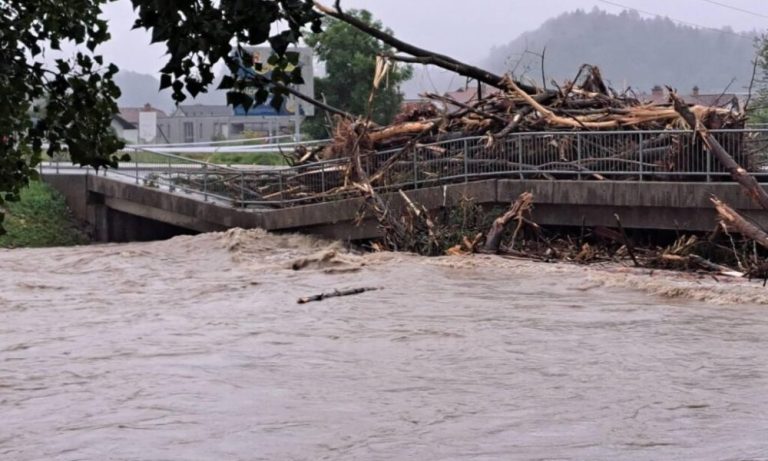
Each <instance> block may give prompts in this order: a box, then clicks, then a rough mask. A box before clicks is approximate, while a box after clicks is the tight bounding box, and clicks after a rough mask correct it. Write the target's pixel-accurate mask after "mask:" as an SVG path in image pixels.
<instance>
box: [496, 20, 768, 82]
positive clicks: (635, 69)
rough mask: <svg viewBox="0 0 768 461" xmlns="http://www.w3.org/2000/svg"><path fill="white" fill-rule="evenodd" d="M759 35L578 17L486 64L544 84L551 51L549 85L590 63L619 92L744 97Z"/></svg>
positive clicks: (503, 49) (521, 40) (501, 49)
mask: <svg viewBox="0 0 768 461" xmlns="http://www.w3.org/2000/svg"><path fill="white" fill-rule="evenodd" d="M756 38H757V36H756V34H739V33H736V32H734V31H733V30H731V29H728V28H724V29H721V30H712V29H698V28H694V27H689V26H684V25H679V24H676V23H675V22H673V21H672V20H670V19H667V18H653V19H647V18H643V17H641V16H640V15H639V14H638V13H637V12H623V13H621V14H610V13H607V12H605V11H601V10H599V9H593V10H592V11H590V12H586V11H583V10H577V11H574V12H571V13H565V14H563V15H561V16H558V17H556V18H553V19H551V20H549V21H547V22H545V23H544V24H543V25H542V26H541V27H539V28H538V29H536V30H534V31H530V32H526V33H523V34H522V35H520V36H519V37H517V38H516V39H514V40H513V41H511V42H510V43H508V44H506V45H503V46H498V47H495V48H494V49H492V50H491V53H490V56H489V57H488V58H487V59H486V60H485V62H483V63H481V64H482V65H484V66H485V67H487V68H489V69H490V70H493V71H495V72H499V73H501V72H512V73H513V74H514V75H516V76H518V77H522V76H525V77H527V78H531V79H533V80H535V81H536V82H538V83H541V57H540V56H541V54H542V51H543V50H545V49H546V52H545V53H544V54H545V61H544V64H545V72H546V77H547V81H548V82H549V81H550V80H552V79H554V80H555V81H557V82H562V81H563V80H565V79H572V78H573V77H574V75H575V73H576V72H577V71H578V69H579V66H581V64H584V63H589V64H594V65H597V66H598V67H600V69H601V70H602V72H603V75H604V77H606V79H607V80H609V81H610V83H611V85H612V86H613V87H614V88H616V89H622V88H625V87H626V86H631V87H632V88H634V89H636V90H639V91H649V90H650V89H651V87H653V86H654V85H656V84H660V85H671V86H673V87H675V88H677V89H679V90H680V91H681V92H688V91H690V89H691V88H693V86H694V85H698V86H699V87H700V88H701V91H702V92H720V91H723V90H724V89H725V88H726V87H727V86H728V85H729V83H731V81H732V80H733V83H732V84H731V87H730V91H732V92H741V91H745V90H746V88H747V87H748V86H749V81H750V78H751V75H752V64H751V61H752V60H753V59H754V57H755V46H754V41H755V39H756Z"/></svg>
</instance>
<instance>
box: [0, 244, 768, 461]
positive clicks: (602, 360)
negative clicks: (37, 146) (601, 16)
mask: <svg viewBox="0 0 768 461" xmlns="http://www.w3.org/2000/svg"><path fill="white" fill-rule="evenodd" d="M293 266H296V267H300V266H301V267H303V269H302V270H298V271H296V270H293V269H292V267H293ZM355 287H379V288H381V290H379V291H373V292H368V293H364V294H361V295H358V296H350V297H343V298H334V299H328V300H325V301H323V302H317V303H310V304H303V305H302V304H297V302H296V301H297V298H299V297H301V296H307V295H313V294H318V293H321V292H327V291H331V290H333V289H335V288H355ZM767 294H768V291H765V289H763V288H762V287H761V286H760V284H754V283H747V282H743V281H733V280H719V281H718V280H714V279H713V278H710V277H700V278H696V277H693V276H684V275H674V274H669V273H663V272H654V273H649V272H648V271H634V270H629V269H621V268H617V267H607V268H594V267H592V268H584V267H578V266H570V265H562V264H543V263H531V262H526V261H515V260H506V259H501V258H495V257H485V256H483V257H479V256H476V257H456V258H437V259H425V258H417V257H412V256H407V255H392V254H385V253H382V254H369V255H355V254H349V253H347V252H345V251H344V250H343V249H342V248H341V247H340V246H339V245H337V244H333V243H329V242H321V241H315V240H312V239H309V238H305V237H294V236H282V237H275V236H267V235H265V234H263V233H261V232H257V231H248V232H246V231H240V230H234V231H230V232H228V233H225V234H208V235H201V236H195V237H179V238H175V239H173V240H170V241H167V242H157V243H146V244H128V245H103V246H91V247H80V248H68V249H63V248H62V249H42V250H4V251H0V460H11V461H17V460H20V461H23V460H68V461H69V460H256V459H264V460H288V459H294V460H305V459H306V460H316V459H331V460H335V459H344V460H346V459H361V460H368V459H372V460H376V459H382V460H384V459H419V460H457V459H467V460H469V459H472V460H475V459H487V460H495V459H521V460H544V459H546V460H560V459H564V460H566V459H567V460H570V459H573V460H603V459H604V460H635V459H637V460H657V459H658V460H662V459H669V460H672V459H695V460H731V459H732V460H759V459H762V460H766V459H768V347H766V346H768V305H766V302H768V296H766V295H767Z"/></svg>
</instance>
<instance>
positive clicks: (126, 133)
mask: <svg viewBox="0 0 768 461" xmlns="http://www.w3.org/2000/svg"><path fill="white" fill-rule="evenodd" d="M111 126H112V129H113V130H114V131H115V134H117V137H118V138H120V139H122V140H123V141H125V142H126V143H128V144H138V143H139V127H138V125H136V124H133V123H130V122H129V121H128V120H126V119H125V118H123V117H122V116H121V115H117V114H116V115H113V116H112V124H111Z"/></svg>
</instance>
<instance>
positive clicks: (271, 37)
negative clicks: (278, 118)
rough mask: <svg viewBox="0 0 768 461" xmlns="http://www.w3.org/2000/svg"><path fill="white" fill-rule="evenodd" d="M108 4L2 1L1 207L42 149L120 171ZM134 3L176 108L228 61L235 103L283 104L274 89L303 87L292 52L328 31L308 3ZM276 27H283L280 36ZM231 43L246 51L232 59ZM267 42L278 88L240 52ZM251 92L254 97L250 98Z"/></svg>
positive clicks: (226, 83) (98, 0)
mask: <svg viewBox="0 0 768 461" xmlns="http://www.w3.org/2000/svg"><path fill="white" fill-rule="evenodd" d="M110 1H113V0H55V1H54V0H0V205H2V203H3V201H5V200H18V198H19V193H20V191H21V189H22V188H23V187H24V186H25V185H27V184H28V183H29V180H30V178H34V177H35V167H36V165H37V164H38V163H39V161H40V159H41V157H42V153H43V151H44V149H45V150H47V152H48V153H49V154H53V153H55V152H59V151H61V150H62V149H66V150H67V151H68V152H69V154H70V156H71V159H72V160H73V161H74V162H75V163H79V164H82V165H91V166H94V167H97V168H101V167H116V166H117V164H118V160H119V158H118V157H117V156H116V155H115V152H117V151H118V150H119V149H120V148H121V147H122V143H121V141H120V140H119V139H118V138H117V137H116V135H115V134H114V132H113V131H112V130H111V129H110V125H111V122H112V116H113V115H114V114H115V113H117V111H118V108H117V104H116V102H115V101H116V100H117V98H118V97H119V96H120V90H119V88H118V87H117V86H116V85H115V83H114V81H113V77H114V76H115V74H116V73H117V71H118V69H117V67H115V66H114V65H112V64H108V63H105V62H104V59H103V57H102V56H100V55H98V54H97V53H96V49H97V47H98V46H99V45H100V44H102V43H104V42H105V41H107V40H109V38H110V35H109V32H108V30H107V23H106V21H105V20H104V19H102V18H101V8H102V6H103V5H104V4H105V3H108V2H110ZM132 3H133V6H134V8H135V9H136V10H137V12H138V16H139V19H138V20H137V21H136V23H135V27H141V28H146V29H147V30H150V31H151V33H152V41H153V42H164V43H165V44H166V46H167V51H168V61H167V63H166V65H165V66H164V67H163V69H161V73H162V77H161V89H162V88H171V89H172V91H173V99H174V100H175V101H176V102H181V101H183V100H184V99H185V98H186V95H192V96H195V95H197V94H199V93H200V92H204V91H205V90H206V88H207V87H208V86H209V85H210V84H211V83H212V81H213V71H212V69H213V67H214V66H215V65H216V64H217V63H219V62H221V61H224V62H225V63H226V64H227V66H228V67H229V69H230V70H231V71H232V74H233V75H232V76H230V77H228V78H225V79H224V80H223V82H222V83H221V85H220V87H222V88H225V89H231V90H233V91H231V92H230V93H229V94H228V99H229V102H230V103H231V104H234V105H243V106H246V107H250V105H251V104H253V103H254V102H255V103H259V104H260V103H263V102H264V101H265V100H266V99H267V98H268V96H269V91H270V90H271V91H273V92H274V93H276V97H275V98H273V103H274V104H275V105H279V104H280V103H281V102H282V101H281V99H282V96H283V95H284V90H283V89H281V88H280V87H279V86H277V87H275V86H273V83H274V82H276V83H278V84H284V85H286V84H296V83H302V81H301V73H300V71H298V70H295V69H294V66H295V64H296V63H297V62H298V55H297V54H295V53H290V52H286V50H287V48H288V46H289V45H290V44H292V43H297V42H298V40H299V38H300V37H301V35H302V32H303V29H304V28H305V27H306V26H311V27H312V30H313V31H314V32H315V33H316V32H319V31H320V26H321V21H320V15H319V14H318V13H317V12H315V11H313V9H312V2H311V1H310V0H258V1H245V0H219V1H216V2H212V1H210V0H163V1H158V0H132ZM276 23H278V24H280V25H281V28H282V29H283V30H281V31H279V32H277V33H272V30H273V26H274V25H275V24H276ZM233 41H234V43H235V44H236V46H237V49H238V50H239V51H240V53H233V52H232V43H233ZM264 42H269V43H270V45H271V46H272V48H273V50H274V51H275V56H273V57H272V58H270V64H272V65H273V66H274V70H273V72H272V75H271V81H266V80H265V78H264V77H261V76H259V74H258V73H255V72H249V70H254V69H255V67H256V66H254V65H253V61H252V58H250V56H248V54H247V53H246V52H245V51H244V50H243V49H242V47H241V46H240V44H245V45H259V44H262V43H264ZM62 46H65V47H66V48H67V49H74V50H76V51H75V52H74V54H73V55H72V56H71V57H65V55H64V53H63V52H59V51H57V50H60V48H61V47H62ZM56 56H61V57H56ZM255 70H258V69H255ZM249 87H253V88H254V90H253V91H252V92H251V93H250V94H252V95H249V94H246V93H244V91H245V90H246V89H247V88H249ZM0 210H1V208H0ZM2 217H3V216H2V213H0V224H1V223H2ZM0 231H2V226H1V225H0Z"/></svg>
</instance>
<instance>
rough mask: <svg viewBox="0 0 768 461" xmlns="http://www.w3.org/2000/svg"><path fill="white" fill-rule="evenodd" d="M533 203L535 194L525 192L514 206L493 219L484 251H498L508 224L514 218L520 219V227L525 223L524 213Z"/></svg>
mask: <svg viewBox="0 0 768 461" xmlns="http://www.w3.org/2000/svg"><path fill="white" fill-rule="evenodd" d="M532 205H533V194H531V193H530V192H523V193H522V194H520V197H519V198H518V199H517V200H516V201H515V203H513V204H512V207H511V208H510V209H509V211H507V212H506V213H504V214H503V215H501V216H499V217H498V218H496V219H495V220H494V221H493V224H492V225H491V229H490V230H489V231H488V237H487V238H486V239H485V246H484V247H483V251H484V252H485V253H498V252H499V249H500V248H501V237H502V235H504V230H505V229H506V228H507V224H509V222H510V221H512V220H513V219H514V220H516V221H518V228H519V227H521V226H522V223H523V213H525V212H526V211H529V210H530V209H531V206H532Z"/></svg>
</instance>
